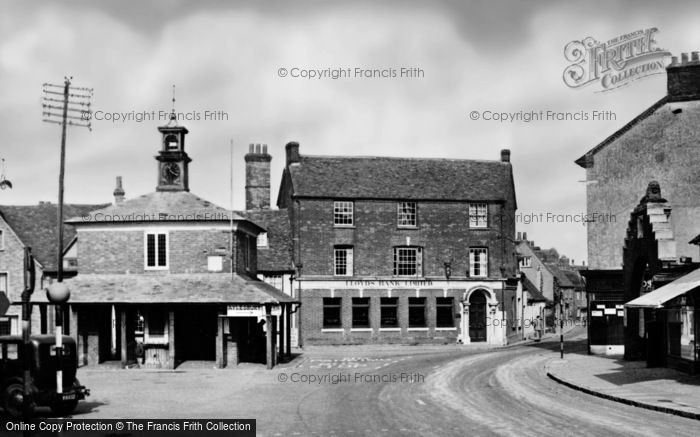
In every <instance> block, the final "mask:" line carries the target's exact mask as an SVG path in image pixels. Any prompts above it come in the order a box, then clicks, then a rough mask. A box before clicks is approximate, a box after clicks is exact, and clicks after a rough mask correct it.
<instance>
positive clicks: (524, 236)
mask: <svg viewBox="0 0 700 437" xmlns="http://www.w3.org/2000/svg"><path fill="white" fill-rule="evenodd" d="M523 241H527V232H523Z"/></svg>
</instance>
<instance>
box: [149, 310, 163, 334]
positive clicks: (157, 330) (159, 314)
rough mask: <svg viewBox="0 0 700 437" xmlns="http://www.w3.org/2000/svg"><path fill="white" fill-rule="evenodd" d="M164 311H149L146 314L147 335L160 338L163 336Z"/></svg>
mask: <svg viewBox="0 0 700 437" xmlns="http://www.w3.org/2000/svg"><path fill="white" fill-rule="evenodd" d="M165 321H166V318H165V311H162V310H151V311H149V313H148V335H149V336H151V337H162V336H164V335H165Z"/></svg>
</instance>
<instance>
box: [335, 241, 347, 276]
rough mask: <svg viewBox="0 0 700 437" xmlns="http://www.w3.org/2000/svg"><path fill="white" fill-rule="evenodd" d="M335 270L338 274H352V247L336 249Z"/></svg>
mask: <svg viewBox="0 0 700 437" xmlns="http://www.w3.org/2000/svg"><path fill="white" fill-rule="evenodd" d="M334 264H335V265H334V271H333V274H335V275H336V276H352V247H344V248H338V249H335V250H334Z"/></svg>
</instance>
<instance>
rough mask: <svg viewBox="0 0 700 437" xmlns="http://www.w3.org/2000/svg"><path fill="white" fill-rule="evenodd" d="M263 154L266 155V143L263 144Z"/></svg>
mask: <svg viewBox="0 0 700 437" xmlns="http://www.w3.org/2000/svg"><path fill="white" fill-rule="evenodd" d="M262 152H263V154H264V155H267V144H263V151H262Z"/></svg>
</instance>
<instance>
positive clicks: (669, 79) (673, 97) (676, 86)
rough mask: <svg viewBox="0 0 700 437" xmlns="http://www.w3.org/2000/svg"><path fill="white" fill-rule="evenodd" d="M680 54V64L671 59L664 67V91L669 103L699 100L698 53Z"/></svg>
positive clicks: (699, 66) (699, 63)
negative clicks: (690, 57)
mask: <svg viewBox="0 0 700 437" xmlns="http://www.w3.org/2000/svg"><path fill="white" fill-rule="evenodd" d="M691 54H692V61H691V60H690V59H689V56H688V53H681V57H680V59H681V60H680V63H679V62H678V58H677V57H675V56H674V57H673V58H672V61H671V64H670V65H669V66H668V67H666V90H667V96H668V98H669V101H671V102H683V101H688V100H700V52H698V51H695V52H691Z"/></svg>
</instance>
